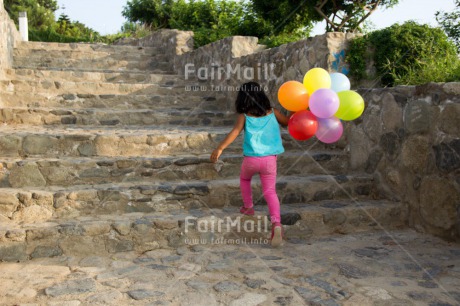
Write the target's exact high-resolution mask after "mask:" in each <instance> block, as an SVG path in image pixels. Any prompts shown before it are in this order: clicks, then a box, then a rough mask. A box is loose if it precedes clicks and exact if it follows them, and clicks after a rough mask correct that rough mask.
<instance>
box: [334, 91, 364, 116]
mask: <svg viewBox="0 0 460 306" xmlns="http://www.w3.org/2000/svg"><path fill="white" fill-rule="evenodd" d="M337 95H338V96H339V101H340V106H339V109H338V110H337V112H336V113H335V116H336V117H337V118H339V119H342V120H345V121H351V120H355V119H356V118H358V117H359V116H361V114H362V113H363V112H364V99H363V97H361V95H360V94H359V93H357V92H356V91H353V90H344V91H341V92H338V93H337Z"/></svg>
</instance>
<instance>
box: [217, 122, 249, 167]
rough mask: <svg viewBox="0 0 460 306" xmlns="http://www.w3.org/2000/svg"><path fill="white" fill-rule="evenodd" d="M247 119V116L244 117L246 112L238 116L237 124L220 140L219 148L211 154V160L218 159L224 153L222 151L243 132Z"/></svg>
mask: <svg viewBox="0 0 460 306" xmlns="http://www.w3.org/2000/svg"><path fill="white" fill-rule="evenodd" d="M245 121H246V118H245V117H244V114H239V115H238V118H237V119H236V122H235V125H234V126H233V129H232V130H231V131H230V133H228V134H227V136H226V137H225V138H224V140H222V141H221V142H220V144H219V145H218V146H217V148H216V149H215V150H214V151H213V152H212V154H211V161H212V162H213V163H215V162H216V161H217V160H218V159H219V156H220V155H221V154H222V151H224V150H225V148H227V147H228V146H229V145H230V144H231V143H232V142H233V141H235V139H236V137H238V135H239V134H240V133H241V131H242V130H243V128H244V123H245Z"/></svg>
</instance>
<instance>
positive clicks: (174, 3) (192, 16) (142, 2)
mask: <svg viewBox="0 0 460 306" xmlns="http://www.w3.org/2000/svg"><path fill="white" fill-rule="evenodd" d="M122 14H123V16H124V17H126V18H127V19H128V21H130V22H134V23H141V24H144V25H146V26H148V27H150V28H152V29H159V28H169V29H178V30H191V31H194V32H195V37H194V38H195V43H196V45H198V46H201V45H204V44H206V43H209V42H212V41H215V40H218V39H222V38H224V37H227V36H232V35H249V36H258V37H263V36H265V35H267V34H269V33H270V25H269V23H267V22H265V21H264V20H262V19H261V18H260V17H259V16H258V15H256V14H254V13H253V11H252V10H251V9H250V7H249V4H248V3H246V2H241V1H237V0H229V1H218V0H190V1H186V0H131V1H128V3H127V5H126V6H125V7H124V8H123V13H122Z"/></svg>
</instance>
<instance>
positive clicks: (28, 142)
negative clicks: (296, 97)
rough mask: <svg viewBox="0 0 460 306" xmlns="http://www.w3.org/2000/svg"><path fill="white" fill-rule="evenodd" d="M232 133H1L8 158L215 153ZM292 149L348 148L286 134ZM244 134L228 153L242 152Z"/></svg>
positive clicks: (160, 129)
mask: <svg viewBox="0 0 460 306" xmlns="http://www.w3.org/2000/svg"><path fill="white" fill-rule="evenodd" d="M228 132H229V127H199V126H197V127H187V126H184V125H176V126H173V125H169V126H151V127H146V126H125V127H123V128H119V127H109V126H99V127H91V126H88V127H82V126H80V127H78V126H75V127H70V126H69V127H66V128H59V127H55V126H39V125H37V126H33V127H32V126H27V125H18V126H9V125H4V126H3V127H2V129H1V130H0V156H2V157H34V156H35V157H43V156H46V157H47V158H52V157H63V156H73V157H91V156H146V157H148V156H156V157H158V156H167V155H171V154H172V155H177V154H210V153H211V152H212V150H214V148H215V147H216V146H217V144H218V143H219V142H220V141H222V139H223V138H224V137H225V136H226V135H227V133H228ZM282 137H283V145H284V147H285V149H286V150H287V151H290V150H303V151H305V152H307V151H310V150H331V149H335V148H338V149H343V148H342V147H340V146H339V145H326V144H323V143H321V142H319V141H318V140H317V139H316V138H311V139H309V140H308V141H303V142H298V141H296V140H294V139H293V138H292V137H291V136H290V135H289V134H288V133H287V131H286V130H284V129H283V130H282ZM241 147H242V136H239V137H238V138H237V139H236V141H235V142H234V143H233V144H232V145H231V146H229V148H228V149H227V150H226V152H227V153H231V152H238V153H239V154H241Z"/></svg>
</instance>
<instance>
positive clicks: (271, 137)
mask: <svg viewBox="0 0 460 306" xmlns="http://www.w3.org/2000/svg"><path fill="white" fill-rule="evenodd" d="M244 116H245V117H246V123H245V124H244V142H243V155H244V156H269V155H278V154H281V153H283V152H284V148H283V144H282V142H281V132H280V126H279V124H278V121H277V120H276V116H275V112H274V111H272V112H271V114H269V115H266V116H263V117H251V116H246V115H244Z"/></svg>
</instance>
